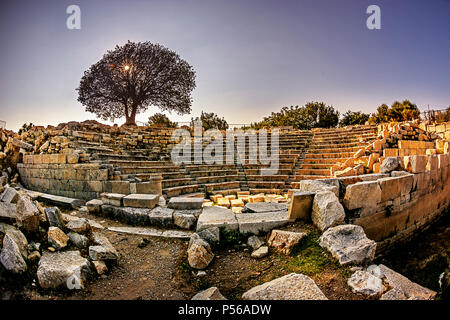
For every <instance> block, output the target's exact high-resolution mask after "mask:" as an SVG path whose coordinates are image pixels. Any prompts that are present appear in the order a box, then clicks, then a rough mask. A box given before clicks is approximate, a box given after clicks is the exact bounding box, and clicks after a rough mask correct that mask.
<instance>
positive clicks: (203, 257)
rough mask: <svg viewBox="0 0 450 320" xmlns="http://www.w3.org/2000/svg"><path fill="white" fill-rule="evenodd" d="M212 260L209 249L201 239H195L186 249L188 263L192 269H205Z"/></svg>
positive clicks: (212, 255)
mask: <svg viewBox="0 0 450 320" xmlns="http://www.w3.org/2000/svg"><path fill="white" fill-rule="evenodd" d="M213 258H214V254H213V253H212V250H211V247H210V246H209V244H208V243H207V242H206V241H204V240H202V239H195V240H194V241H193V243H192V244H191V246H190V247H189V249H188V262H189V265H190V266H191V267H192V268H195V269H205V268H206V267H207V266H208V265H209V264H210V263H211V261H212V260H213Z"/></svg>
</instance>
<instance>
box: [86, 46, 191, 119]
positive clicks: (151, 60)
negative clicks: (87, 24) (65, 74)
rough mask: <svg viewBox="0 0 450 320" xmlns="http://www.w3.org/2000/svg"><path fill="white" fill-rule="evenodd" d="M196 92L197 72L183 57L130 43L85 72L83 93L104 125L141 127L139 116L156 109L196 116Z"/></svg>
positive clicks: (159, 47)
mask: <svg viewBox="0 0 450 320" xmlns="http://www.w3.org/2000/svg"><path fill="white" fill-rule="evenodd" d="M194 88H195V71H194V70H193V68H192V67H191V66H190V65H189V64H188V63H187V62H186V61H184V60H183V59H181V58H180V56H179V55H178V54H177V53H175V52H173V51H171V50H169V49H167V48H165V47H163V46H162V45H160V44H153V43H150V42H138V43H134V42H130V41H128V42H127V43H126V44H125V45H123V46H116V48H115V49H114V50H110V51H108V52H107V53H106V54H105V55H104V56H103V58H102V59H100V61H98V62H97V63H95V64H93V65H92V66H91V67H90V68H89V69H88V70H87V71H85V72H84V75H83V77H82V78H81V81H80V85H79V87H78V88H77V91H78V95H79V96H78V101H79V102H81V104H83V105H84V106H85V107H86V111H88V112H92V113H94V114H96V115H97V116H98V117H99V118H101V119H104V120H108V119H110V120H112V121H114V119H116V118H121V117H124V116H125V119H126V122H125V124H126V125H135V123H136V122H135V118H136V114H138V113H140V112H143V111H145V110H147V108H148V107H149V106H151V105H152V106H157V107H159V108H160V109H161V110H163V111H164V110H170V111H175V112H177V113H178V114H186V113H190V111H191V104H192V99H191V92H192V90H193V89H194Z"/></svg>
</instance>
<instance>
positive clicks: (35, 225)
mask: <svg viewBox="0 0 450 320" xmlns="http://www.w3.org/2000/svg"><path fill="white" fill-rule="evenodd" d="M17 223H18V224H19V226H21V227H23V228H24V229H25V230H26V231H28V232H37V231H38V230H39V210H38V208H37V207H36V206H35V204H34V203H33V201H31V199H30V198H29V197H28V196H25V195H21V196H19V199H18V201H17Z"/></svg>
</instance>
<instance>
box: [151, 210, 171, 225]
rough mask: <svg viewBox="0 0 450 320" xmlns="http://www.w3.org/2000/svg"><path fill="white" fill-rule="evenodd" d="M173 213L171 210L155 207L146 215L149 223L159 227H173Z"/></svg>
mask: <svg viewBox="0 0 450 320" xmlns="http://www.w3.org/2000/svg"><path fill="white" fill-rule="evenodd" d="M173 212H174V210H173V209H169V208H164V207H156V208H154V209H152V210H151V211H150V213H149V215H148V218H149V223H150V224H151V225H159V226H161V227H170V226H171V225H173Z"/></svg>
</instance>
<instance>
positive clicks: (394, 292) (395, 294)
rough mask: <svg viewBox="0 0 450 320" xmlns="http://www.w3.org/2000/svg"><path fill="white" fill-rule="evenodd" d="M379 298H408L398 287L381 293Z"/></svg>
mask: <svg viewBox="0 0 450 320" xmlns="http://www.w3.org/2000/svg"><path fill="white" fill-rule="evenodd" d="M380 300H408V298H407V297H406V296H405V294H404V293H403V291H402V290H400V289H398V288H392V289H391V290H389V291H387V292H385V293H383V295H382V296H381V298H380Z"/></svg>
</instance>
